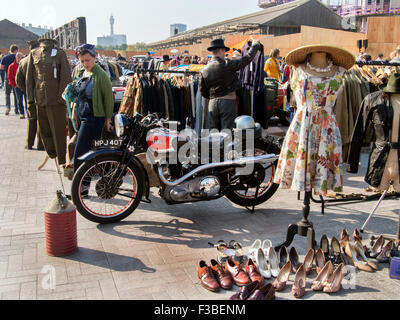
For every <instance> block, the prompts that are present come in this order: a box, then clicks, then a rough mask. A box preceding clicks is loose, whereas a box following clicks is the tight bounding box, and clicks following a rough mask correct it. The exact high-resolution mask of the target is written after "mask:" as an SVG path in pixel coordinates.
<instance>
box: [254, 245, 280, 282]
mask: <svg viewBox="0 0 400 320" xmlns="http://www.w3.org/2000/svg"><path fill="white" fill-rule="evenodd" d="M256 265H257V267H258V269H259V271H260V273H261V275H262V276H263V277H264V278H265V279H271V278H272V277H273V278H276V277H278V275H279V272H280V268H279V261H278V256H277V255H276V252H275V249H274V248H273V247H270V248H269V249H268V251H267V255H266V254H265V253H264V250H263V249H261V248H260V249H258V251H257V257H256Z"/></svg>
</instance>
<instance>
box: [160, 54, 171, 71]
mask: <svg viewBox="0 0 400 320" xmlns="http://www.w3.org/2000/svg"><path fill="white" fill-rule="evenodd" d="M171 61H172V59H171V58H170V57H169V55H164V56H163V62H162V63H161V65H160V70H164V71H167V70H168V69H169V68H170V66H171Z"/></svg>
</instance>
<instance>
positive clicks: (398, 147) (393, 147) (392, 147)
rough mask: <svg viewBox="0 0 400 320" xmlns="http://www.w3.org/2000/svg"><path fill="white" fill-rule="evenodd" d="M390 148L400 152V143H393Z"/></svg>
mask: <svg viewBox="0 0 400 320" xmlns="http://www.w3.org/2000/svg"><path fill="white" fill-rule="evenodd" d="M390 148H391V149H395V150H400V143H399V142H392V143H390Z"/></svg>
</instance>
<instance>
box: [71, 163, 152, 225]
mask: <svg viewBox="0 0 400 320" xmlns="http://www.w3.org/2000/svg"><path fill="white" fill-rule="evenodd" d="M120 161H121V159H120V157H119V156H116V155H107V156H103V157H99V158H96V159H93V160H90V161H87V162H85V163H84V164H83V165H82V166H81V167H80V168H79V170H78V171H77V172H76V174H75V176H74V179H73V181H72V190H71V196H72V201H73V202H74V204H75V206H76V209H77V210H78V212H79V213H80V214H81V215H82V216H83V217H85V218H86V219H88V220H90V221H92V222H95V223H100V224H111V223H116V222H119V221H121V220H124V219H126V218H127V217H128V216H130V215H131V214H132V213H133V212H134V211H135V210H136V209H137V207H138V206H139V204H140V201H141V199H142V196H143V180H144V177H143V172H142V171H141V170H140V168H139V167H138V166H136V165H135V164H133V163H130V164H129V165H128V166H127V168H126V170H125V172H121V171H120V170H118V167H119V164H120Z"/></svg>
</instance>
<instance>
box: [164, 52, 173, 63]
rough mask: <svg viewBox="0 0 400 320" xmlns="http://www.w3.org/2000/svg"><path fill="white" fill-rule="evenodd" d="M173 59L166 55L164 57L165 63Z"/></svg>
mask: <svg viewBox="0 0 400 320" xmlns="http://www.w3.org/2000/svg"><path fill="white" fill-rule="evenodd" d="M171 60H172V59H171V58H170V57H169V55H167V54H166V55H164V56H163V62H168V61H171Z"/></svg>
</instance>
